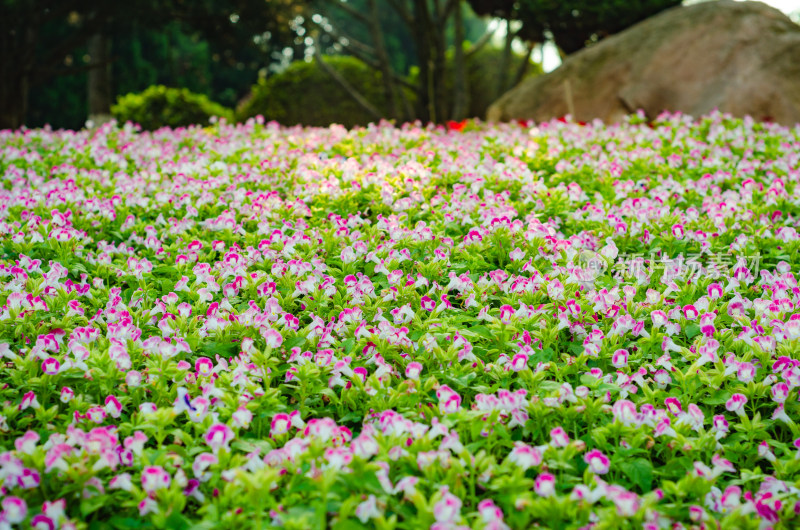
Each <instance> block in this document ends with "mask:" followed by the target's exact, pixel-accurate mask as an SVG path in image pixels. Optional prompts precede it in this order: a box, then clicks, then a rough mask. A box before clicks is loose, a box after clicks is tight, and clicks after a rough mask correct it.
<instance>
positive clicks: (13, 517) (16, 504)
mask: <svg viewBox="0 0 800 530" xmlns="http://www.w3.org/2000/svg"><path fill="white" fill-rule="evenodd" d="M2 506H3V514H2V516H3V518H4V519H5V521H6V522H7V523H11V524H18V523H21V522H22V521H24V520H25V517H26V516H27V515H28V505H27V504H26V503H25V501H24V500H22V499H20V498H19V497H6V498H5V499H3V501H2Z"/></svg>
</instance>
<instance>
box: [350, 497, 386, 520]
mask: <svg viewBox="0 0 800 530" xmlns="http://www.w3.org/2000/svg"><path fill="white" fill-rule="evenodd" d="M381 515H383V513H382V512H381V510H379V509H378V503H377V500H376V499H375V495H370V496H369V497H367V500H365V501H364V502H362V503H361V504H359V505H358V506H357V507H356V517H358V520H359V521H361V522H362V523H363V524H366V523H367V521H369V520H370V519H372V518H374V517H380V516H381Z"/></svg>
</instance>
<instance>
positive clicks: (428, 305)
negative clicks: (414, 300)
mask: <svg viewBox="0 0 800 530" xmlns="http://www.w3.org/2000/svg"><path fill="white" fill-rule="evenodd" d="M420 305H421V306H422V309H424V310H425V311H433V310H434V309H436V302H435V301H433V300H432V299H431V298H430V297H429V296H428V295H425V296H423V297H422V298H421V299H420Z"/></svg>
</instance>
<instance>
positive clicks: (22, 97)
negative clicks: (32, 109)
mask: <svg viewBox="0 0 800 530" xmlns="http://www.w3.org/2000/svg"><path fill="white" fill-rule="evenodd" d="M28 85H29V83H28V76H27V75H26V74H23V75H20V76H17V77H16V79H15V78H11V79H8V81H6V82H2V83H0V129H18V128H20V127H22V125H23V124H24V123H25V114H26V113H27V110H28V89H29V86H28Z"/></svg>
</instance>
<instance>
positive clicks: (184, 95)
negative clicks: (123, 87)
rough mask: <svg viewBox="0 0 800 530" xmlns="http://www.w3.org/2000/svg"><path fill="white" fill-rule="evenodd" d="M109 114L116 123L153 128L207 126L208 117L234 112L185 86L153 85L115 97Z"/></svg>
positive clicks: (223, 116) (228, 115)
mask: <svg viewBox="0 0 800 530" xmlns="http://www.w3.org/2000/svg"><path fill="white" fill-rule="evenodd" d="M111 114H112V115H113V116H114V118H116V119H117V121H119V122H126V121H132V122H135V123H138V124H139V125H141V126H142V128H143V129H145V130H148V131H152V130H154V129H158V128H159V127H183V126H187V125H195V124H199V125H207V124H208V122H209V118H211V117H212V116H218V117H221V118H225V119H227V120H231V119H232V118H233V112H232V111H231V110H230V109H227V108H225V107H223V106H222V105H220V104H218V103H214V102H213V101H211V100H209V99H208V98H207V97H206V96H204V95H202V94H195V93H194V92H190V91H189V90H187V89H185V88H168V87H165V86H163V85H154V86H151V87H149V88H147V89H146V90H145V91H144V92H140V93H138V94H126V95H124V96H120V97H119V98H117V103H116V105H114V106H112V107H111Z"/></svg>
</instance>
